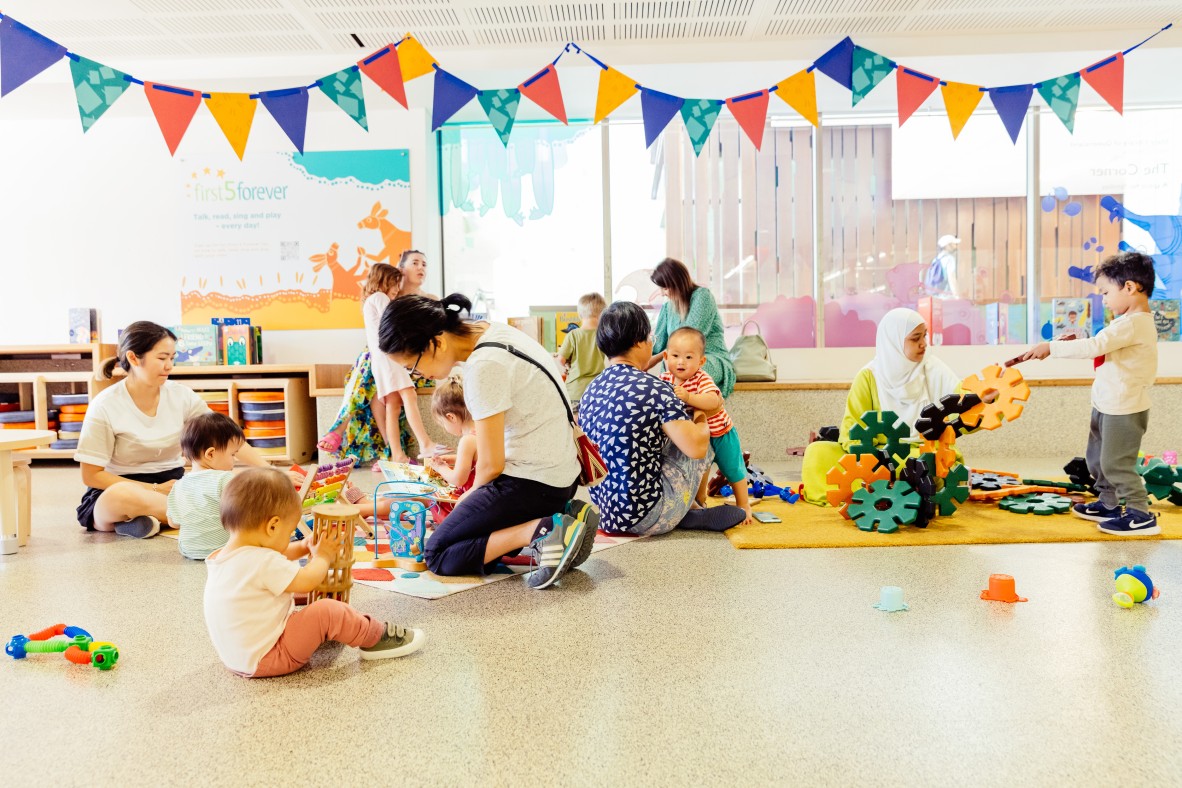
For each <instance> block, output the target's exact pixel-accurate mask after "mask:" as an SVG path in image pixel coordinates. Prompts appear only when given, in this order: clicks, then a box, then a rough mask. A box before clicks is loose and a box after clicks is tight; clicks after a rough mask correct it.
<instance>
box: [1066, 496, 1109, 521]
mask: <svg viewBox="0 0 1182 788" xmlns="http://www.w3.org/2000/svg"><path fill="white" fill-rule="evenodd" d="M1071 513H1072V514H1074V515H1075V516H1076V517H1080V518H1082V519H1084V520H1091V521H1092V522H1094V523H1102V522H1105V521H1107V520H1112V519H1114V518H1117V517H1120V507H1119V506H1114V507H1112V508H1109V507H1107V506H1105V505H1104V504H1102V503H1100V502H1099V501H1092V502H1091V503H1077V504H1076V505H1075V506H1072V507H1071Z"/></svg>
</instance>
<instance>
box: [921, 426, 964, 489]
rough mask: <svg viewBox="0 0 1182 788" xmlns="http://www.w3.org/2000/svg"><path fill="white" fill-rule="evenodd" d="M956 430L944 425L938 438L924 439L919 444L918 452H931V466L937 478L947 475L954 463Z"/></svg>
mask: <svg viewBox="0 0 1182 788" xmlns="http://www.w3.org/2000/svg"><path fill="white" fill-rule="evenodd" d="M955 446H956V431H955V430H953V429H952V427H945V428H944V432H943V434H941V435H940V438H939V440H934V441H932V440H925V441H924V442H923V444H921V446H920V449H919V452H920V454H931V455H932V457H933V458H934V459H935V464H934V466H933V468H934V470H935V474H936V478H937V479H943V478H944V477H946V476H947V475H948V469H949V468H951V467H952V466H953V465H956V449H955V448H954V447H955Z"/></svg>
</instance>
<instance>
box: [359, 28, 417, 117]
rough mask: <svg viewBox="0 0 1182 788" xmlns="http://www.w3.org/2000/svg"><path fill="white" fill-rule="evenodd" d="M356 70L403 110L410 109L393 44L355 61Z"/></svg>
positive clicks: (400, 65)
mask: <svg viewBox="0 0 1182 788" xmlns="http://www.w3.org/2000/svg"><path fill="white" fill-rule="evenodd" d="M357 68H359V69H361V73H362V74H365V76H367V77H369V78H370V79H371V80H373V83H374V84H375V85H377V86H378V87H379V88H381V89H382V90H384V91H386V93H388V94H390V96H391V97H392V98H393V99H394V100H395V101H397V102H398V103H399V104H401V105H402V106H403V107H404V108H405V109H410V107H409V105H407V103H406V83H405V82H403V80H402V64H401V63H399V62H398V50H396V49H395V48H394V45H393V44H390V45H389V46H386V47H384V48H382V49H379V50H378V51H377V52H374V53H373V54H372V55H370V56H369V57H367V58H366V59H365V60H359V61H357Z"/></svg>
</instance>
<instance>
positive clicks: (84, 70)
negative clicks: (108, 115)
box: [70, 57, 131, 132]
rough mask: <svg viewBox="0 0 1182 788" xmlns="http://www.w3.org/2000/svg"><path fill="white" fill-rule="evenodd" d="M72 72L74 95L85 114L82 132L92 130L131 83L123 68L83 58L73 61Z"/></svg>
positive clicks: (81, 114) (81, 111)
mask: <svg viewBox="0 0 1182 788" xmlns="http://www.w3.org/2000/svg"><path fill="white" fill-rule="evenodd" d="M70 75H71V76H72V77H73V78H74V98H75V99H76V100H77V101H78V114H79V115H80V116H81V117H82V131H83V132H86V131H89V130H90V127H91V126H93V125H94V123H95V121H97V120H98V119H99V118H100V117H102V115H103V113H104V112H106V111H107V108H108V107H110V106H111V105H112V104H114V103H115V100H116V99H117V98H119V97H120V96H122V95H123V92H124V91H125V90H127V88H128V87H130V86H131V83H130V82H128V81H127V80H126V79H124V77H125V76H126V75H125V74H124V73H123V72H122V71H116V70H115V69H113V68H111V67H110V66H104V65H103V64H102V63H96V62H94V61H93V60H90V59H89V58H84V57H79V58H78V59H77V60H71V61H70Z"/></svg>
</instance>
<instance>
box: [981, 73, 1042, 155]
mask: <svg viewBox="0 0 1182 788" xmlns="http://www.w3.org/2000/svg"><path fill="white" fill-rule="evenodd" d="M1033 96H1034V85H1010V86H1008V87H1004V88H990V89H989V100H990V101H992V102H993V108H994V109H996V110H997V116H998V117H999V118H1001V122H1002V123H1003V124H1004V125H1005V127H1006V131H1007V132H1009V135H1010V139H1011V140H1013V141H1014V144H1015V145H1017V144H1018V135H1019V134H1021V133H1022V121H1023V120H1025V119H1026V110H1028V109H1030V99H1031V98H1033Z"/></svg>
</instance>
